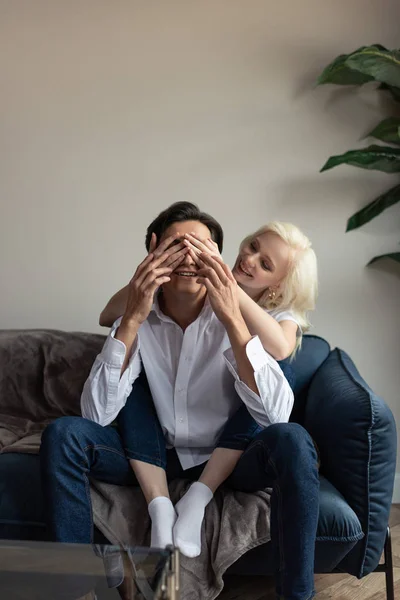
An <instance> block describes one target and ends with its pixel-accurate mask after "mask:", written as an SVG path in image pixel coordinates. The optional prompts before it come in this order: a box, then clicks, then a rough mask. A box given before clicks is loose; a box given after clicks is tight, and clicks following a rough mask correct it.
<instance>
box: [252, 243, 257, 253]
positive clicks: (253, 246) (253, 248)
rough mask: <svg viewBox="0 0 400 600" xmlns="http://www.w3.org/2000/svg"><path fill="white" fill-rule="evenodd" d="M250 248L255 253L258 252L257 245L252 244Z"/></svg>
mask: <svg viewBox="0 0 400 600" xmlns="http://www.w3.org/2000/svg"><path fill="white" fill-rule="evenodd" d="M250 248H251V250H252V251H253V252H255V251H256V250H257V248H256V247H255V245H254V244H253V242H252V243H251V244H250Z"/></svg>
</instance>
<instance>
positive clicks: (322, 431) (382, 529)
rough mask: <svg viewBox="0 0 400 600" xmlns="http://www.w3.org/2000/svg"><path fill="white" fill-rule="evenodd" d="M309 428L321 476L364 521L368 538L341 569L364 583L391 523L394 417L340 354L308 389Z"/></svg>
mask: <svg viewBox="0 0 400 600" xmlns="http://www.w3.org/2000/svg"><path fill="white" fill-rule="evenodd" d="M305 427H306V429H307V430H308V431H309V433H310V434H311V436H312V437H313V439H314V440H315V442H316V443H317V445H318V448H319V451H320V456H321V471H322V473H323V474H324V475H325V477H327V479H329V481H330V482H331V483H332V484H333V485H334V486H335V487H336V488H337V490H338V491H339V492H340V493H341V494H342V495H343V496H344V498H345V499H346V501H347V502H348V504H349V505H350V506H351V508H352V509H353V510H354V512H355V513H356V515H357V516H358V518H359V520H360V523H361V527H362V529H363V531H364V534H365V537H364V539H363V540H361V541H360V542H359V543H358V544H357V545H356V547H355V548H354V549H353V550H352V551H351V553H350V554H349V555H348V557H346V558H345V559H344V561H343V563H344V564H341V565H340V566H341V567H342V568H343V569H345V570H346V571H347V572H349V573H352V574H354V575H356V576H358V577H362V576H364V575H366V574H368V573H369V572H371V571H372V570H374V569H375V567H376V566H377V564H378V563H379V559H380V556H381V553H382V549H383V545H384V540H385V534H386V527H387V523H388V519H389V511H390V506H391V501H392V495H393V485H394V477H395V468H396V426H395V421H394V417H393V414H392V412H391V410H390V409H389V407H388V406H387V405H386V404H385V402H384V401H383V400H382V399H381V398H380V397H379V396H377V395H376V394H375V393H374V392H373V391H372V390H371V389H370V388H369V386H368V385H367V384H366V382H365V381H364V380H363V378H362V377H361V376H360V374H359V372H358V371H357V369H356V367H355V365H354V363H353V362H352V360H351V359H350V357H349V356H348V355H347V354H346V353H345V352H343V351H342V350H340V349H337V348H336V349H335V350H333V351H332V352H331V353H330V355H329V357H328V358H327V359H326V361H325V362H324V363H323V364H322V365H321V367H320V368H319V369H318V371H317V372H316V374H315V375H314V378H313V381H312V383H311V385H310V389H309V392H308V398H307V406H306V414H305Z"/></svg>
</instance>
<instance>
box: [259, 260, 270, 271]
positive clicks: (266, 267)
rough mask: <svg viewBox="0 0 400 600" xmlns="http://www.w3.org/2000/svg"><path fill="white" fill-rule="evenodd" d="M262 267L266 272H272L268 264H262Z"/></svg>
mask: <svg viewBox="0 0 400 600" xmlns="http://www.w3.org/2000/svg"><path fill="white" fill-rule="evenodd" d="M261 266H262V268H263V269H264V271H270V270H271V268H270V266H269V265H268V264H267V263H265V262H262V263H261Z"/></svg>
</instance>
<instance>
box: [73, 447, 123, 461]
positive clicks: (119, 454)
mask: <svg viewBox="0 0 400 600" xmlns="http://www.w3.org/2000/svg"><path fill="white" fill-rule="evenodd" d="M89 448H91V449H92V450H108V452H113V453H114V454H118V456H123V457H124V458H126V455H125V454H124V453H123V452H118V450H115V449H114V448H110V447H109V446H102V445H101V444H94V445H91V444H89V446H85V447H84V449H83V451H84V452H85V453H86V451H87V450H89Z"/></svg>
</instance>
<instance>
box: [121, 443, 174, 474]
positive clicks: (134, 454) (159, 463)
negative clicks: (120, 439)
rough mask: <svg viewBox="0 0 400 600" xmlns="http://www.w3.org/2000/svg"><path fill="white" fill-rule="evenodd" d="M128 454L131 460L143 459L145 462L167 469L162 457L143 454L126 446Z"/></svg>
mask: <svg viewBox="0 0 400 600" xmlns="http://www.w3.org/2000/svg"><path fill="white" fill-rule="evenodd" d="M126 456H127V457H128V458H129V459H130V460H142V461H143V462H146V463H149V464H151V465H155V466H157V467H161V468H163V469H164V470H165V468H166V465H165V463H164V462H163V461H162V460H161V459H160V458H154V456H149V455H148V454H142V453H140V452H134V451H132V450H129V449H127V448H126Z"/></svg>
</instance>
